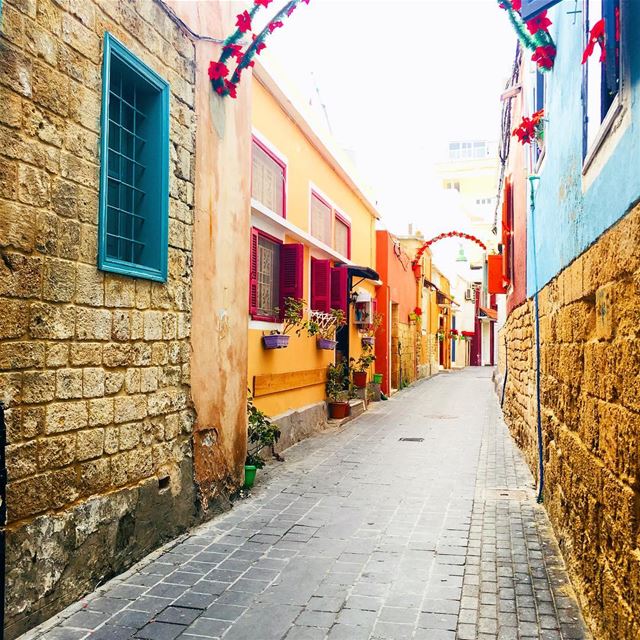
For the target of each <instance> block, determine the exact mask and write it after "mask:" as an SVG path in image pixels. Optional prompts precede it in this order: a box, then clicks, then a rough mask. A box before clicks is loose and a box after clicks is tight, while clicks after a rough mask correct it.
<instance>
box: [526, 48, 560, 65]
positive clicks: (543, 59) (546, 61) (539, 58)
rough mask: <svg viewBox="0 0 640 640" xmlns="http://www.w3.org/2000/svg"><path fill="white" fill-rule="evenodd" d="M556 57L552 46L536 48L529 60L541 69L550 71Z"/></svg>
mask: <svg viewBox="0 0 640 640" xmlns="http://www.w3.org/2000/svg"><path fill="white" fill-rule="evenodd" d="M555 57H556V48H555V47H554V46H553V45H552V44H548V45H545V46H543V47H538V48H537V49H536V50H535V53H534V54H533V55H532V56H531V59H532V60H533V61H534V62H536V63H537V64H538V66H539V67H541V68H542V69H551V68H552V67H553V61H554V60H555Z"/></svg>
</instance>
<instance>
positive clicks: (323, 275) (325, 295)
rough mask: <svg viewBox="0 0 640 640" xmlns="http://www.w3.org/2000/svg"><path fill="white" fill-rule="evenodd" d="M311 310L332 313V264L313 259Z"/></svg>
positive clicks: (327, 261)
mask: <svg viewBox="0 0 640 640" xmlns="http://www.w3.org/2000/svg"><path fill="white" fill-rule="evenodd" d="M311 308H312V309H314V310H315V311H324V312H325V313H329V311H331V263H330V262H329V260H316V259H315V258H311Z"/></svg>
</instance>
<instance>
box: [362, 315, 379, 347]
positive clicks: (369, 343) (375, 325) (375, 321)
mask: <svg viewBox="0 0 640 640" xmlns="http://www.w3.org/2000/svg"><path fill="white" fill-rule="evenodd" d="M382 319H383V318H382V314H381V313H374V314H373V318H372V320H371V324H370V325H369V326H368V327H367V328H366V329H364V330H363V332H362V346H363V347H365V348H366V347H373V346H374V344H375V341H376V333H377V331H378V329H379V328H380V327H381V326H382Z"/></svg>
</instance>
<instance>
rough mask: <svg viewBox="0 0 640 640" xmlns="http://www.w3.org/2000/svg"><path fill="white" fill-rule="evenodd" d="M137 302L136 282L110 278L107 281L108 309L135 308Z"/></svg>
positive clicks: (128, 279)
mask: <svg viewBox="0 0 640 640" xmlns="http://www.w3.org/2000/svg"><path fill="white" fill-rule="evenodd" d="M135 301H136V287H135V280H132V279H131V278H120V277H118V276H111V275H110V276H109V277H108V278H106V280H105V299H104V302H105V305H106V306H107V307H128V308H131V307H134V306H135Z"/></svg>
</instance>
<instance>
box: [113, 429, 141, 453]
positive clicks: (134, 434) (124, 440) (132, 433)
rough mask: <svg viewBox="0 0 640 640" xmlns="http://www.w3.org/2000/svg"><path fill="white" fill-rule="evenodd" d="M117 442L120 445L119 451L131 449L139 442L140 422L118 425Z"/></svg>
mask: <svg viewBox="0 0 640 640" xmlns="http://www.w3.org/2000/svg"><path fill="white" fill-rule="evenodd" d="M118 442H119V445H120V451H126V450H128V449H133V448H134V447H137V446H138V444H140V424H139V423H132V424H123V425H122V426H121V427H120V432H119V437H118Z"/></svg>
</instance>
